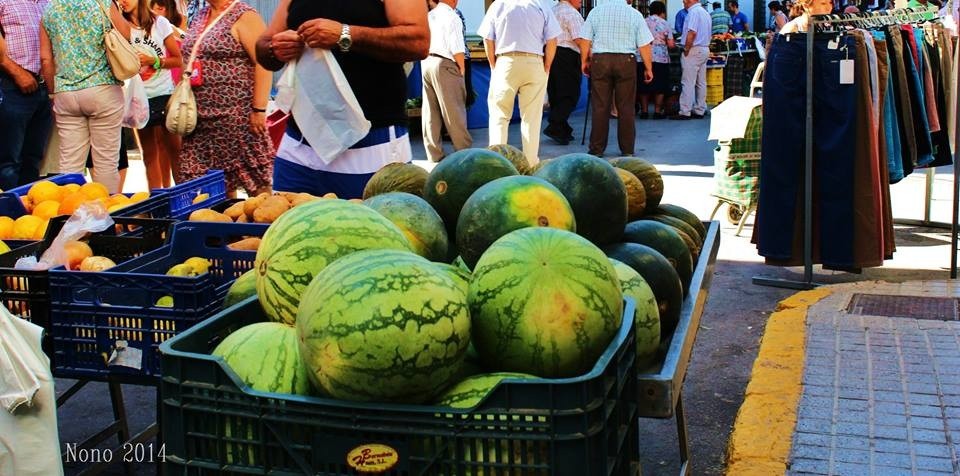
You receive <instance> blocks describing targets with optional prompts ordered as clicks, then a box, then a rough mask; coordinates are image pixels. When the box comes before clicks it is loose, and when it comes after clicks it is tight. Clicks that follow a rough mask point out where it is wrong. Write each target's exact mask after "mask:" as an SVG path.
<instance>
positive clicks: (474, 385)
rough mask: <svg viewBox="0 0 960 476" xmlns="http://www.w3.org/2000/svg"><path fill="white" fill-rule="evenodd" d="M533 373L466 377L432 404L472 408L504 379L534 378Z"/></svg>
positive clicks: (502, 373)
mask: <svg viewBox="0 0 960 476" xmlns="http://www.w3.org/2000/svg"><path fill="white" fill-rule="evenodd" d="M535 378H537V377H535V376H533V375H527V374H520V373H510V372H501V373H494V374H480V375H474V376H472V377H468V378H466V379H464V380H463V381H461V382H459V383H457V384H456V385H454V386H453V387H450V389H449V390H447V391H446V392H444V393H443V395H441V396H440V397H439V398H437V400H436V402H434V405H436V406H439V407H451V408H473V407H475V406H477V405H478V404H479V403H480V402H482V401H483V399H484V398H487V395H488V394H490V392H492V391H493V389H494V388H496V387H497V385H500V382H501V381H503V380H504V379H535Z"/></svg>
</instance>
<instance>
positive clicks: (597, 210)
mask: <svg viewBox="0 0 960 476" xmlns="http://www.w3.org/2000/svg"><path fill="white" fill-rule="evenodd" d="M534 176H536V177H540V178H542V179H544V180H546V181H547V182H550V183H552V184H553V185H554V186H555V187H557V188H558V189H560V192H561V193H563V196H564V197H566V198H567V201H568V202H570V207H571V208H572V209H573V214H574V216H575V217H576V220H577V233H578V234H580V235H581V236H583V237H584V238H586V239H588V240H590V241H591V242H593V243H594V244H595V245H597V246H602V245H605V244H608V243H616V242H617V241H619V240H620V238H621V236H622V235H623V228H624V227H625V226H626V225H627V190H626V188H625V187H624V185H623V182H622V181H621V180H620V176H619V175H617V171H616V169H614V168H613V166H611V165H610V164H609V163H607V162H606V161H605V160H603V159H598V158H597V157H595V156H593V155H590V154H582V153H578V154H567V155H562V156H560V157H557V158H555V159H553V160H550V161H549V162H547V163H545V164H543V166H542V167H540V169H539V170H537V172H536V173H535V174H534Z"/></svg>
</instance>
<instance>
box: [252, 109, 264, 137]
mask: <svg viewBox="0 0 960 476" xmlns="http://www.w3.org/2000/svg"><path fill="white" fill-rule="evenodd" d="M250 132H253V133H254V134H260V133H263V134H265V133H266V132H267V115H266V114H264V113H262V112H257V111H253V112H251V113H250Z"/></svg>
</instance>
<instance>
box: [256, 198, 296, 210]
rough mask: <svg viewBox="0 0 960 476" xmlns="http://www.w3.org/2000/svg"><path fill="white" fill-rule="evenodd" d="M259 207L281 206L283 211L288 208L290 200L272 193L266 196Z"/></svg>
mask: <svg viewBox="0 0 960 476" xmlns="http://www.w3.org/2000/svg"><path fill="white" fill-rule="evenodd" d="M260 206H261V207H277V208H282V209H283V210H284V211H287V210H289V209H290V202H288V201H287V199H286V198H284V197H281V196H280V195H272V196H270V197H267V199H266V200H264V201H263V203H261V204H260Z"/></svg>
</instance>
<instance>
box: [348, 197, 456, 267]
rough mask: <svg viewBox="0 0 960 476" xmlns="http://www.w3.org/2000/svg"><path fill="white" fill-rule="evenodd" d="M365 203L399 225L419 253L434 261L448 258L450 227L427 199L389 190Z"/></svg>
mask: <svg viewBox="0 0 960 476" xmlns="http://www.w3.org/2000/svg"><path fill="white" fill-rule="evenodd" d="M363 204H364V205H366V206H368V207H370V208H372V209H374V210H376V211H377V212H378V213H380V214H381V215H383V216H385V217H387V219H388V220H390V221H392V222H393V224H394V225H397V228H399V229H400V231H402V232H403V234H404V235H406V237H407V239H408V240H410V244H411V245H413V251H415V252H416V253H417V254H418V255H420V256H423V257H424V258H427V259H428V260H431V261H443V260H444V259H445V258H446V257H447V248H448V247H449V246H450V242H449V240H448V238H447V229H446V228H445V227H444V226H443V219H441V218H440V215H437V212H436V211H435V210H434V209H433V207H431V206H430V204H429V203H427V201H426V200H424V199H422V198H420V197H418V196H416V195H412V194H409V193H404V192H388V193H384V194H380V195H376V196H374V197H371V198H368V199H366V200H364V201H363Z"/></svg>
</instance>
